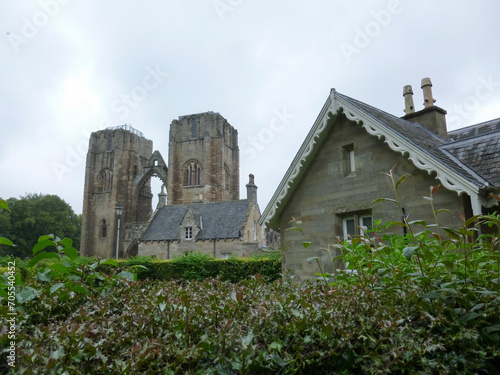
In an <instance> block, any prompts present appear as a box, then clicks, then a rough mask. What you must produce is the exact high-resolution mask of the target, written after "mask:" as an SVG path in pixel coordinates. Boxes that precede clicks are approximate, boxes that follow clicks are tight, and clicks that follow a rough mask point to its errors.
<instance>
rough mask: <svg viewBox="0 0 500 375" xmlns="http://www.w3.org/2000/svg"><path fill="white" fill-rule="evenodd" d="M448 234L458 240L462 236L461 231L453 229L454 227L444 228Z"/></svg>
mask: <svg viewBox="0 0 500 375" xmlns="http://www.w3.org/2000/svg"><path fill="white" fill-rule="evenodd" d="M442 229H443V230H444V231H445V232H446V234H448V236H450V237H451V238H453V239H455V240H458V239H459V238H460V232H459V231H457V230H456V229H453V228H442Z"/></svg>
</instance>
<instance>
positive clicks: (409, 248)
mask: <svg viewBox="0 0 500 375" xmlns="http://www.w3.org/2000/svg"><path fill="white" fill-rule="evenodd" d="M417 250H418V246H407V247H405V248H404V249H403V255H404V256H405V257H406V259H408V260H411V257H412V256H413V254H414V253H415V251H417Z"/></svg>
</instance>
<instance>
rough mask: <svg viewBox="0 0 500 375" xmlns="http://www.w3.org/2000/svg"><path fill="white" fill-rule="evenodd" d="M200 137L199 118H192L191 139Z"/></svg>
mask: <svg viewBox="0 0 500 375" xmlns="http://www.w3.org/2000/svg"><path fill="white" fill-rule="evenodd" d="M195 138H198V120H196V119H195V118H193V119H191V139H195Z"/></svg>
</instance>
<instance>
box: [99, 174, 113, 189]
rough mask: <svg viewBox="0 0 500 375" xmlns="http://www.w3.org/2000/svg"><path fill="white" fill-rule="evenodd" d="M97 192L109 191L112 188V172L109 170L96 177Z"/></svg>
mask: <svg viewBox="0 0 500 375" xmlns="http://www.w3.org/2000/svg"><path fill="white" fill-rule="evenodd" d="M97 183H98V187H97V190H98V191H111V189H112V188H113V172H112V171H111V170H110V169H103V170H102V171H100V172H99V176H97Z"/></svg>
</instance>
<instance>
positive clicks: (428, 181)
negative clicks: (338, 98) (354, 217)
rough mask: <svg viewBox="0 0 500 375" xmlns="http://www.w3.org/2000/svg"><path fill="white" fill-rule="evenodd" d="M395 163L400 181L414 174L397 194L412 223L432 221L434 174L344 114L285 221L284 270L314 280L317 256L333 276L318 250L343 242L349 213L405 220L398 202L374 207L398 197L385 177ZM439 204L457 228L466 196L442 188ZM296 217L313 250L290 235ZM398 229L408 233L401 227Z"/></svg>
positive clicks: (436, 200)
mask: <svg viewBox="0 0 500 375" xmlns="http://www.w3.org/2000/svg"><path fill="white" fill-rule="evenodd" d="M351 145H352V146H351ZM346 147H347V148H348V149H349V148H350V147H353V149H354V155H355V172H349V171H348V170H347V166H348V162H347V160H346ZM394 165H397V167H396V171H395V176H396V180H397V178H399V177H400V176H402V175H404V174H407V173H410V174H411V175H412V177H410V178H408V179H407V180H406V181H405V182H404V183H403V184H402V185H400V189H399V191H398V194H399V199H400V201H401V203H402V205H403V206H404V208H405V210H406V214H407V215H409V218H408V220H410V221H411V220H417V219H419V220H425V221H426V222H427V223H433V222H434V218H433V214H432V211H431V209H430V205H429V202H428V201H427V200H425V199H424V198H423V197H424V196H428V195H429V187H430V186H431V185H433V186H436V185H438V184H439V181H438V180H436V179H435V176H433V175H428V174H427V173H426V172H423V171H421V170H419V169H417V168H415V167H414V165H413V164H412V163H411V162H410V161H408V160H407V159H406V158H405V157H403V156H402V155H401V154H399V153H396V152H394V151H392V150H391V149H390V148H389V146H388V145H387V144H385V143H383V140H379V139H378V138H376V137H373V136H371V135H369V134H368V133H367V132H366V131H365V130H364V129H362V128H361V126H360V125H357V124H355V123H353V122H350V121H348V120H347V119H346V118H345V117H344V116H342V117H341V118H340V119H339V120H338V121H337V123H335V124H334V125H333V128H332V130H331V131H330V133H329V135H328V136H327V138H326V140H325V141H324V143H323V145H322V146H321V147H320V149H319V151H318V154H317V155H316V157H315V159H314V160H313V162H312V163H311V165H310V166H309V168H308V170H307V171H306V173H305V175H304V176H303V178H302V180H301V182H300V184H299V185H298V187H297V188H296V190H295V192H294V194H293V196H292V198H291V199H290V201H289V203H288V205H287V207H286V209H285V210H284V211H283V212H282V215H281V217H280V224H281V238H282V247H283V267H284V269H289V270H291V271H292V273H293V274H295V275H296V280H298V281H300V280H306V279H308V280H312V279H314V278H315V277H316V276H315V275H314V273H315V272H319V270H318V268H317V266H316V264H315V262H313V263H311V264H308V263H307V261H306V259H307V258H309V257H311V256H313V255H317V256H320V257H322V258H321V259H322V262H323V264H324V270H325V271H327V272H334V271H335V270H334V268H337V267H336V266H332V265H331V262H330V258H329V256H328V255H327V253H326V252H325V251H323V252H321V251H319V250H318V249H319V248H326V247H328V246H329V244H330V243H331V242H332V241H334V240H335V238H336V236H338V237H339V238H342V236H343V231H342V217H343V216H345V215H348V214H351V213H363V212H364V213H371V215H372V217H373V220H377V219H379V220H381V222H382V223H386V222H387V221H400V220H401V212H400V211H399V208H398V207H397V206H396V205H395V204H393V203H389V202H384V203H375V204H372V202H373V201H374V200H375V199H377V198H392V199H394V198H395V195H394V192H393V190H392V185H391V182H390V179H389V178H388V177H387V176H385V175H384V174H383V173H382V172H389V170H390V169H391V168H392V167H393V166H394ZM434 205H435V207H436V209H439V208H446V209H448V210H450V211H451V212H452V214H446V213H443V214H441V215H440V224H442V225H445V226H457V225H458V223H459V222H458V212H459V211H462V212H463V211H464V207H463V202H462V198H461V197H459V196H458V195H457V194H456V193H454V192H450V191H447V190H446V189H444V188H441V189H440V190H439V191H438V192H437V194H436V195H435V196H434ZM292 218H295V219H297V220H301V221H302V229H303V230H304V232H305V234H306V236H307V237H308V240H310V241H312V242H313V243H314V245H313V246H311V248H312V250H311V248H309V249H304V247H303V245H302V242H303V241H304V238H303V237H301V235H300V233H299V232H297V231H286V229H287V228H289V227H290V226H291V224H290V223H289V222H290V220H292ZM393 230H394V231H397V232H398V233H400V234H403V233H402V228H401V227H399V226H395V227H393ZM312 251H315V253H313V252H312Z"/></svg>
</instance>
